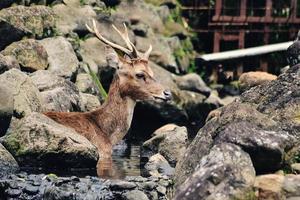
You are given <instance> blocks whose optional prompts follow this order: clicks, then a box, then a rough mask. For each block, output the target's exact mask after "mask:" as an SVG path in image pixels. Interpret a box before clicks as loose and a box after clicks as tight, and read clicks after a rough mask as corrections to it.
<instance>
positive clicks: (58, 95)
mask: <svg viewBox="0 0 300 200" xmlns="http://www.w3.org/2000/svg"><path fill="white" fill-rule="evenodd" d="M30 77H31V79H32V81H33V83H34V84H35V85H36V86H37V87H38V89H39V91H40V94H41V97H42V100H43V107H44V111H60V112H68V111H81V110H85V109H84V106H83V102H82V99H81V95H80V94H79V91H78V88H77V87H76V85H75V84H74V83H72V82H71V81H69V80H65V79H64V78H62V77H59V76H56V75H54V74H53V73H51V72H50V71H46V70H39V71H37V72H35V73H33V74H31V75H30Z"/></svg>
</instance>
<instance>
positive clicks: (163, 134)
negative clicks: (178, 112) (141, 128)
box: [143, 124, 188, 166]
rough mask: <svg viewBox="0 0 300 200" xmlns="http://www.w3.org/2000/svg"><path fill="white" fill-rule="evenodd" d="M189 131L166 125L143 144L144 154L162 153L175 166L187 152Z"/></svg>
mask: <svg viewBox="0 0 300 200" xmlns="http://www.w3.org/2000/svg"><path fill="white" fill-rule="evenodd" d="M187 142H188V141H187V129H186V127H179V126H176V125H174V124H169V125H165V126H163V127H161V128H159V129H158V130H156V131H155V132H154V133H153V137H152V138H151V139H149V140H147V141H146V142H144V144H143V151H144V154H148V155H149V154H150V155H151V154H152V155H153V154H156V153H160V154H161V155H162V156H163V157H165V158H166V159H167V160H168V162H169V163H170V164H171V165H172V166H175V165H176V163H177V161H178V160H179V158H180V157H181V156H183V153H184V152H185V150H186V146H187Z"/></svg>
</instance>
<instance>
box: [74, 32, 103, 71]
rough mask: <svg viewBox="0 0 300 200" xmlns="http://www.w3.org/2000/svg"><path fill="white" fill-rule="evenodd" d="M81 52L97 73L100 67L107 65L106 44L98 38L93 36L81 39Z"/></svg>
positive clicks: (84, 59) (84, 60) (85, 60)
mask: <svg viewBox="0 0 300 200" xmlns="http://www.w3.org/2000/svg"><path fill="white" fill-rule="evenodd" d="M102 30H103V29H102ZM79 52H80V55H81V56H82V60H83V62H85V63H87V64H88V65H89V66H90V68H91V69H93V71H94V72H96V73H97V72H98V68H100V69H101V68H104V67H106V66H107V61H106V50H105V45H104V44H103V43H102V42H100V41H99V39H98V38H96V37H91V38H88V39H86V40H84V41H81V42H80V50H79Z"/></svg>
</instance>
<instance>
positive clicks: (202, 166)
mask: <svg viewBox="0 0 300 200" xmlns="http://www.w3.org/2000/svg"><path fill="white" fill-rule="evenodd" d="M254 179H255V170H254V168H253V166H252V163H251V159H250V157H249V155H248V154H247V153H245V152H244V151H243V150H242V149H241V148H240V147H238V146H236V145H233V144H227V143H222V144H219V145H215V146H214V147H213V148H212V149H211V151H210V153H209V154H208V155H207V156H205V157H203V158H202V159H201V160H199V163H198V167H197V168H196V170H195V172H194V173H193V175H192V176H191V177H189V178H188V180H186V181H185V182H184V183H183V184H182V185H181V186H180V187H179V188H178V190H177V191H176V194H175V198H174V199H176V200H177V199H178V200H179V199H180V200H184V199H222V200H225V199H228V200H229V199H235V198H236V199H246V196H248V195H249V196H250V195H251V196H252V194H254V193H253V192H252V185H253V183H254Z"/></svg>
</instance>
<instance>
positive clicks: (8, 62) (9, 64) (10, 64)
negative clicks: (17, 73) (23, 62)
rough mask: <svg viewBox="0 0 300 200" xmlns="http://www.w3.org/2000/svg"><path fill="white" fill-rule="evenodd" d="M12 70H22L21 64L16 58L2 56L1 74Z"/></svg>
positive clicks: (0, 59)
mask: <svg viewBox="0 0 300 200" xmlns="http://www.w3.org/2000/svg"><path fill="white" fill-rule="evenodd" d="M12 68H16V69H20V66H19V63H18V61H17V60H16V58H15V57H14V56H4V55H2V54H0V74H2V73H4V72H5V71H8V70H10V69H12Z"/></svg>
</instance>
